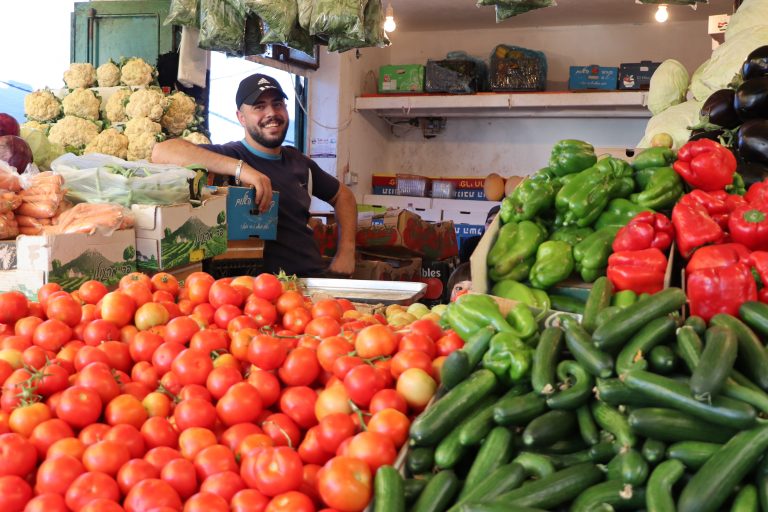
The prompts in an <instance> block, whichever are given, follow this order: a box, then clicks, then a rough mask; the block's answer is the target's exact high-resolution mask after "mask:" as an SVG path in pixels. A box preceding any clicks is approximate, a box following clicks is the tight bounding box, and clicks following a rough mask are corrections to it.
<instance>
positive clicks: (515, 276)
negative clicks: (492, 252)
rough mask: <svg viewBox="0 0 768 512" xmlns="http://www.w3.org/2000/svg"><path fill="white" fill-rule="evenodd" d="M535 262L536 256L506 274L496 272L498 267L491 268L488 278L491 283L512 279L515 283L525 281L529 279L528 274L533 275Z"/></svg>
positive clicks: (525, 260) (528, 258) (530, 257)
mask: <svg viewBox="0 0 768 512" xmlns="http://www.w3.org/2000/svg"><path fill="white" fill-rule="evenodd" d="M535 262H536V255H535V254H533V255H531V256H529V257H527V258H525V259H524V260H523V261H521V262H520V263H518V264H517V265H515V266H514V267H512V268H511V269H510V270H509V271H508V272H507V273H506V274H500V273H498V272H497V271H496V267H490V268H489V269H488V277H490V278H491V281H493V282H494V283H496V282H499V281H504V280H507V279H511V280H513V281H524V280H526V279H528V274H530V273H531V268H533V264H534V263H535ZM494 295H496V294H494Z"/></svg>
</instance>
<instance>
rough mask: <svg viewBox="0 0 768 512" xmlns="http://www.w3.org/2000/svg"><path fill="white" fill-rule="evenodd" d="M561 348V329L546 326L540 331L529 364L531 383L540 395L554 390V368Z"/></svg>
mask: <svg viewBox="0 0 768 512" xmlns="http://www.w3.org/2000/svg"><path fill="white" fill-rule="evenodd" d="M562 348H563V331H562V330H560V329H559V328H558V327H547V328H546V329H544V330H543V331H542V332H541V336H540V337H539V344H538V345H537V346H536V351H535V352H534V354H533V362H532V364H531V384H532V385H533V390H534V391H535V392H537V393H538V394H540V395H548V394H550V393H552V392H554V390H555V369H556V367H557V358H558V357H559V356H560V352H561V351H562Z"/></svg>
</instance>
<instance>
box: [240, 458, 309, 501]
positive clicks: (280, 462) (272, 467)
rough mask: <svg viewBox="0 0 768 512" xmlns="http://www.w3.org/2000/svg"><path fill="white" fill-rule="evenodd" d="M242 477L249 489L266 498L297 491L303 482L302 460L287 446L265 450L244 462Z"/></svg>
mask: <svg viewBox="0 0 768 512" xmlns="http://www.w3.org/2000/svg"><path fill="white" fill-rule="evenodd" d="M240 476H241V477H242V478H243V480H244V481H245V483H246V484H247V485H248V487H251V488H254V489H256V490H257V491H259V492H260V493H262V494H264V495H265V496H277V495H278V494H281V493H284V492H288V491H295V490H297V489H299V487H301V483H302V481H303V473H302V462H301V458H300V457H299V454H298V453H296V451H294V450H293V449H292V448H288V447H286V446H277V447H275V448H265V449H263V450H262V451H261V452H259V453H258V454H257V455H256V456H250V457H246V458H245V459H244V460H243V462H242V465H241V466H240Z"/></svg>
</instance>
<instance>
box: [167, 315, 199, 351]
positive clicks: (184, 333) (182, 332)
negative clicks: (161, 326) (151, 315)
mask: <svg viewBox="0 0 768 512" xmlns="http://www.w3.org/2000/svg"><path fill="white" fill-rule="evenodd" d="M199 330H200V326H199V325H198V323H197V322H195V321H194V320H193V319H192V318H190V317H188V316H180V317H177V318H174V319H173V320H170V321H169V322H168V324H167V325H166V327H165V341H166V342H176V343H181V344H182V345H183V344H185V343H188V342H189V340H191V339H192V336H194V334H195V333H196V332H197V331H199Z"/></svg>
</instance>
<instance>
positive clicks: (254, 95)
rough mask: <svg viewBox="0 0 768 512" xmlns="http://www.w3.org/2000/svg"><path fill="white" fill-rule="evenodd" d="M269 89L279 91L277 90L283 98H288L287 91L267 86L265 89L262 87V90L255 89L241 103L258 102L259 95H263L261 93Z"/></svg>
mask: <svg viewBox="0 0 768 512" xmlns="http://www.w3.org/2000/svg"><path fill="white" fill-rule="evenodd" d="M267 91H277V92H279V93H280V95H281V96H282V97H283V98H285V99H286V100H287V99H288V96H286V95H285V93H284V92H283V91H282V90H281V89H278V88H277V87H266V88H264V89H262V90H260V91H254V92H252V93H251V94H249V95H248V96H246V97H245V98H244V99H243V101H242V102H241V103H240V105H253V104H254V103H256V101H258V99H259V97H261V95H262V94H264V93H265V92H267Z"/></svg>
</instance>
